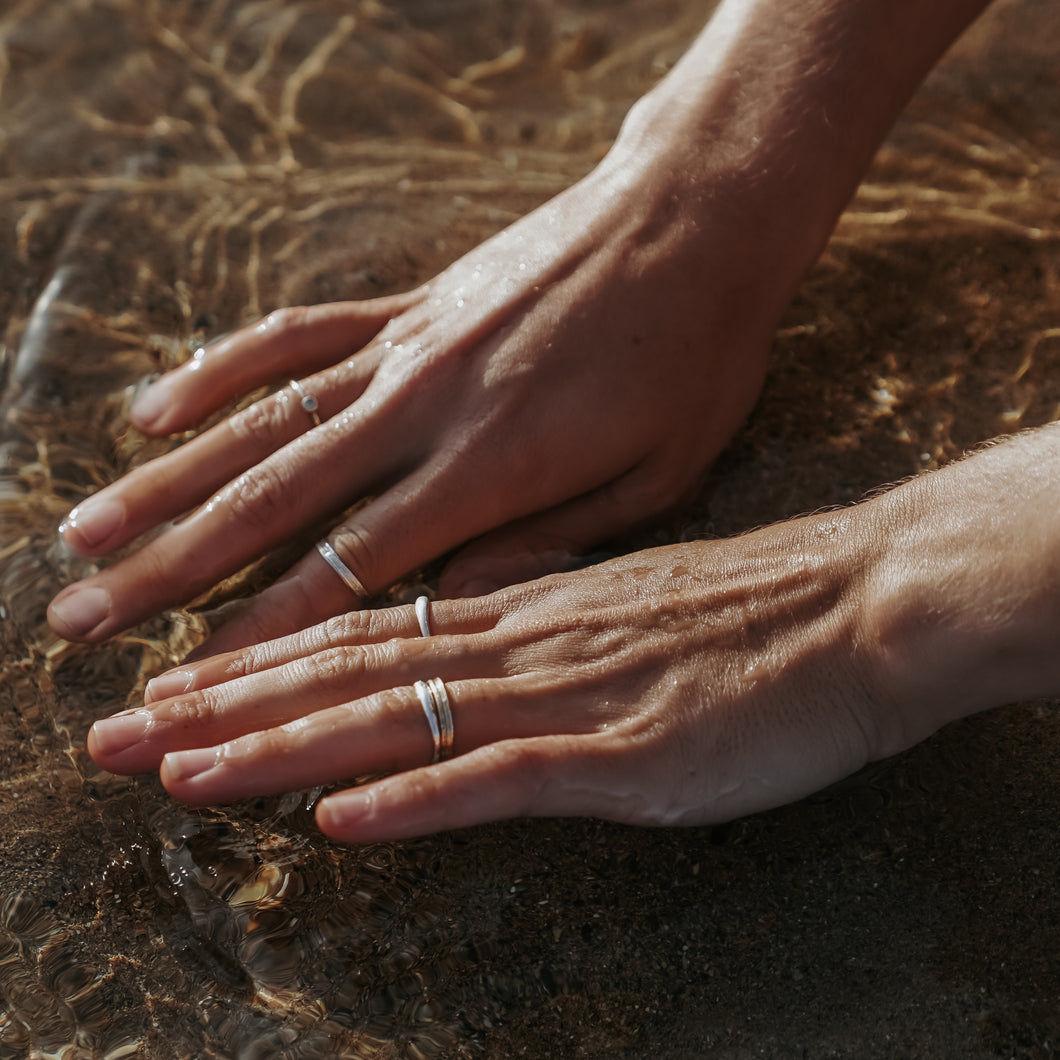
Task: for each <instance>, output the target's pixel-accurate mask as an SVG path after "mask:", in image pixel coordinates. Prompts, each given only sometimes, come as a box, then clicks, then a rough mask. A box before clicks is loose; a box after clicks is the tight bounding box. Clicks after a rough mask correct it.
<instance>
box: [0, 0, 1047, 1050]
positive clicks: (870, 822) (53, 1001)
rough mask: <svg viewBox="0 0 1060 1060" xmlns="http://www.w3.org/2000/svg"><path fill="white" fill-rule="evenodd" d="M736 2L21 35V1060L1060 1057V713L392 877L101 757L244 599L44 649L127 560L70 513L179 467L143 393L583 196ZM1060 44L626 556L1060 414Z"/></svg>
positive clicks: (913, 206)
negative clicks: (145, 690)
mask: <svg viewBox="0 0 1060 1060" xmlns="http://www.w3.org/2000/svg"><path fill="white" fill-rule="evenodd" d="M709 7H710V5H709V4H698V5H697V4H684V3H677V2H673V3H671V2H668V0H653V2H652V3H643V4H641V3H636V4H629V5H622V7H621V17H620V18H619V17H617V16H616V15H615V13H614V12H613V11H612V10H611V8H609V7H605V6H604V5H601V4H599V3H597V2H592V0H582V2H575V0H570V2H567V3H558V2H557V3H553V2H548V0H538V2H531V3H520V4H516V3H506V2H505V3H497V2H489V0H451V2H448V3H441V2H438V3H429V2H423V0H405V2H403V3H389V4H385V5H384V4H376V3H372V2H364V3H361V4H352V3H350V4H347V3H341V4H340V3H334V2H323V3H320V4H316V5H311V6H308V5H307V6H305V7H300V6H295V5H289V4H281V3H265V4H237V3H232V4H226V3H223V2H218V3H214V4H209V5H206V4H191V3H189V4H178V3H164V4H144V5H125V4H122V3H119V2H113V3H104V2H102V0H96V2H88V3H84V4H75V3H73V2H55V3H51V4H47V5H35V4H10V5H7V7H6V8H4V9H3V11H2V12H0V46H2V50H0V75H2V78H3V80H2V81H0V89H2V91H0V222H2V223H0V326H2V327H3V329H4V330H3V343H4V346H3V354H2V357H0V364H2V367H3V373H4V374H3V380H2V381H3V398H2V405H0V412H2V416H3V418H2V421H0V432H2V433H0V459H2V467H0V608H2V613H0V618H2V622H0V652H2V654H0V768H2V775H3V777H4V781H3V783H2V784H0V829H2V831H0V835H2V836H3V841H4V854H5V857H4V858H3V860H2V862H0V1003H2V1011H0V1058H3V1057H12V1058H16V1057H26V1056H34V1057H35V1056H42V1057H44V1056H48V1057H51V1056H62V1057H64V1058H65V1060H75V1058H81V1057H85V1058H88V1057H118V1056H139V1057H147V1058H151V1060H155V1058H168V1057H174V1058H177V1057H187V1056H194V1057H240V1058H242V1057H247V1058H251V1057H255V1058H256V1057H262V1058H267V1057H268V1058H271V1057H292V1058H293V1057H362V1056H363V1057H410V1058H417V1057H423V1056H430V1057H434V1056H446V1057H469V1058H470V1057H496V1058H502V1057H509V1056H530V1057H545V1056H557V1057H560V1056H562V1057H602V1056H618V1057H629V1058H633V1057H637V1058H639V1057H644V1056H651V1057H656V1056H657V1057H675V1058H684V1057H699V1056H705V1055H710V1056H719V1057H745V1056H746V1057H750V1056H769V1057H774V1056H776V1057H789V1056H790V1057H797V1056H813V1057H818V1056H857V1057H895V1056H931V1057H935V1056H947V1057H949V1056H953V1057H957V1056H960V1057H995V1056H996V1057H1045V1056H1051V1055H1054V1054H1055V1052H1056V1051H1057V1050H1058V1048H1060V898H1058V896H1057V894H1056V887H1055V880H1056V877H1057V870H1058V866H1060V837H1058V834H1057V826H1056V822H1057V821H1058V820H1060V711H1058V707H1060V703H1058V702H1056V701H1050V702H1039V703H1032V704H1020V705H1014V706H1012V707H1008V708H1003V709H1000V710H997V711H993V712H990V713H988V714H984V715H980V716H978V717H974V718H970V719H968V720H966V721H964V722H961V723H959V724H957V725H953V726H951V727H949V728H947V729H945V730H943V731H942V732H941V733H939V734H938V735H937V736H936V737H934V738H933V739H932V740H930V741H928V742H927V743H925V744H924V745H922V746H920V747H918V748H916V749H914V750H913V751H911V752H909V753H907V754H905V755H903V756H901V757H899V758H897V759H894V760H890V761H887V762H884V763H880V764H878V765H876V766H874V767H872V768H870V769H869V770H866V771H865V772H863V773H861V774H859V775H858V776H856V777H853V778H851V779H850V780H848V781H846V782H844V783H842V784H840V785H838V786H837V787H835V788H833V789H831V790H829V791H827V792H824V793H821V794H820V795H818V796H815V797H813V798H811V799H808V800H805V801H804V802H802V803H799V804H797V805H794V806H791V807H786V808H784V809H781V810H777V811H774V812H771V813H768V814H762V815H759V816H756V817H753V818H749V819H746V820H742V821H738V822H735V823H733V824H731V825H727V826H724V827H720V828H714V829H687V830H659V831H644V830H637V829H630V828H622V827H618V826H613V825H608V824H601V823H598V822H592V821H518V822H512V823H508V824H503V825H497V826H490V827H485V828H479V829H475V830H471V831H468V832H463V833H456V834H452V835H445V836H440V837H436V838H432V839H427V840H421V841H416V842H410V843H403V844H397V845H378V846H372V847H367V848H362V849H344V848H339V847H337V846H334V845H332V844H329V843H327V842H325V841H324V840H323V839H321V838H320V837H319V836H318V834H317V833H316V832H315V830H314V828H313V825H312V819H311V815H310V814H309V812H307V809H306V803H307V797H306V795H305V794H304V793H302V794H300V795H294V796H291V797H289V798H287V799H268V800H259V801H256V802H253V803H248V804H244V805H241V806H239V807H234V808H228V809H225V810H223V811H222V810H216V811H208V812H199V811H189V810H187V809H185V808H183V807H181V806H179V805H178V804H176V803H174V802H173V801H172V800H170V799H169V798H168V796H166V795H165V793H164V792H163V791H162V789H161V788H160V786H159V785H158V784H157V781H155V780H154V779H153V778H137V779H133V780H127V779H123V778H116V777H112V776H110V775H108V774H104V773H101V772H100V771H98V770H97V769H96V768H95V766H94V765H93V764H92V762H91V761H90V760H89V759H88V757H87V755H86V754H85V752H84V739H85V734H86V732H87V729H88V727H89V725H90V724H91V722H92V720H94V719H95V718H97V717H99V716H102V715H104V714H106V713H109V712H111V711H113V710H115V709H119V708H120V707H122V706H124V705H126V704H127V703H133V702H135V701H136V697H137V695H138V694H139V692H140V691H141V690H142V687H143V683H144V681H145V680H146V679H147V677H149V676H151V675H152V674H153V673H156V672H158V671H159V670H160V669H162V668H164V667H165V666H167V665H169V664H170V663H172V662H173V661H175V660H176V659H177V658H179V656H180V654H181V653H182V652H183V651H185V650H187V648H188V647H190V646H191V645H192V644H193V643H195V641H196V640H197V639H198V638H199V637H200V636H201V632H202V628H203V622H204V617H203V613H204V610H206V609H208V606H209V603H210V602H209V601H207V602H206V603H205V604H204V605H203V606H202V607H200V608H196V609H193V610H189V611H181V612H172V613H169V614H166V615H163V616H161V617H159V618H158V619H156V620H154V621H152V622H150V623H148V624H145V625H144V626H143V627H140V628H138V629H136V630H134V631H132V632H130V633H129V634H128V635H126V636H123V637H120V638H117V639H116V640H115V641H113V642H111V643H109V644H107V645H105V646H102V647H94V648H84V647H77V646H70V645H67V644H65V643H63V642H61V641H58V640H56V639H55V638H54V636H52V635H51V634H50V633H49V632H48V630H47V628H46V627H45V625H44V622H43V614H44V607H45V605H46V603H47V600H48V599H49V598H50V596H51V595H52V594H53V593H54V592H55V591H56V590H57V589H58V588H59V587H60V586H61V585H62V584H65V583H66V582H67V581H69V580H70V579H72V578H73V577H76V576H79V575H80V574H82V573H84V572H85V571H86V570H87V569H88V565H87V564H86V563H85V562H84V561H80V560H76V559H75V558H74V557H71V556H70V555H69V554H67V553H65V552H63V550H62V549H60V548H59V547H58V545H57V544H56V537H55V528H56V526H57V524H58V522H59V520H60V519H61V518H62V516H63V515H64V514H65V513H66V511H67V510H68V509H69V508H70V507H71V506H72V505H73V504H75V503H76V502H77V501H78V500H79V499H80V498H82V497H83V496H85V495H86V494H88V493H90V492H92V491H94V490H95V489H97V488H99V486H101V485H102V484H104V483H105V482H107V481H111V480H112V479H113V478H115V477H117V476H119V475H120V474H121V473H123V472H124V471H125V470H127V469H128V468H129V467H131V466H133V465H135V464H137V463H140V462H142V461H144V460H145V459H147V458H149V457H150V456H151V455H153V454H155V453H157V452H158V451H160V445H159V444H158V443H152V444H150V445H145V444H144V442H143V439H141V438H139V437H137V436H136V435H135V434H134V433H132V432H129V431H128V429H127V426H126V423H125V419H124V408H125V407H126V405H127V401H128V397H129V392H130V390H129V388H131V387H132V386H134V385H135V384H136V383H137V381H138V380H140V379H141V378H143V377H144V376H145V375H147V374H149V373H151V372H155V371H159V370H161V369H164V368H166V367H169V366H171V365H173V364H175V363H178V362H179V361H180V360H182V359H183V358H185V357H187V356H189V355H190V353H191V352H192V351H193V350H194V349H195V348H196V346H197V344H199V343H201V342H202V341H204V340H206V339H208V338H209V337H210V336H211V335H216V334H219V333H222V332H224V331H227V330H230V329H231V328H233V327H235V326H238V325H240V324H242V323H244V322H247V321H249V320H252V319H255V318H256V317H257V316H258V315H260V314H261V313H263V312H266V311H268V310H269V309H271V308H273V307H275V306H279V305H284V304H295V303H299V302H314V301H321V300H327V299H335V298H346V297H362V296H371V295H375V294H380V293H387V292H390V291H396V290H401V289H405V288H407V287H409V286H410V285H412V284H415V283H416V282H418V281H420V280H423V279H426V278H427V277H428V276H430V275H432V274H433V273H434V272H436V271H437V270H438V269H439V268H441V267H442V266H444V265H445V264H446V263H447V262H448V261H450V260H452V259H453V258H454V257H456V256H458V255H459V254H460V253H462V252H463V251H464V250H466V249H468V248H469V247H471V246H473V245H474V244H475V243H476V242H478V241H479V240H480V239H481V238H483V237H484V236H485V235H487V234H488V233H490V232H492V231H494V230H496V229H497V228H498V227H501V226H503V225H504V224H506V223H508V222H509V221H510V220H512V219H514V218H515V217H516V216H519V215H520V214H521V213H523V212H525V211H526V210H527V209H529V208H530V207H531V206H533V205H535V204H536V203H538V202H540V201H542V200H543V199H545V198H547V197H548V196H549V195H551V194H553V193H555V192H556V191H558V190H559V189H560V188H562V187H563V186H565V185H566V184H568V183H569V182H570V181H572V180H573V179H576V177H577V176H578V175H579V174H580V173H582V172H584V171H585V170H586V169H588V168H589V167H590V166H591V165H592V164H593V162H594V161H595V160H596V159H598V158H599V157H600V155H601V154H602V152H603V151H604V150H605V149H606V145H607V143H608V141H609V139H610V138H611V136H613V134H614V131H615V129H616V128H617V124H618V122H619V121H620V120H621V116H622V114H623V113H624V112H625V109H626V108H627V106H628V105H629V103H630V102H631V101H632V100H633V99H634V98H635V97H636V96H637V95H638V94H639V93H640V92H642V91H643V90H644V89H645V88H647V87H648V86H649V85H650V84H651V83H652V82H653V81H654V80H655V79H656V78H657V77H658V76H660V74H661V73H662V72H663V71H664V70H665V69H666V68H667V66H668V65H669V64H670V63H672V61H673V60H674V58H675V57H676V56H677V55H679V54H680V52H681V50H682V47H683V46H684V44H685V43H686V42H687V41H688V40H689V39H690V37H691V35H692V34H693V33H694V32H695V31H696V29H697V28H698V26H699V25H700V24H701V23H702V21H703V20H704V18H705V16H706V12H707V11H708V10H709ZM1058 39H1060V14H1058V12H1057V9H1056V7H1055V5H1049V4H1046V3H1043V2H1038V0H1009V2H1005V3H1002V4H1000V5H999V6H997V7H995V8H994V9H993V10H992V11H991V12H990V14H989V15H988V16H987V17H986V18H984V19H983V20H982V21H981V22H980V23H979V24H978V25H977V27H975V28H974V29H973V31H972V32H971V33H970V34H969V35H968V37H967V38H966V39H965V40H964V41H963V42H962V44H961V45H960V46H959V48H958V49H957V50H956V51H955V52H954V53H953V54H952V55H951V56H950V58H949V59H948V61H947V62H946V64H945V65H944V67H943V68H942V69H940V71H939V72H937V73H936V75H934V76H933V78H932V79H931V80H930V81H929V83H928V84H927V85H926V86H925V87H924V89H923V90H922V91H921V92H920V93H919V94H918V96H917V97H916V99H915V100H914V102H913V104H912V105H911V107H910V109H909V111H908V113H907V115H906V116H905V118H904V119H903V121H902V123H901V124H900V125H899V127H898V128H897V129H896V130H895V133H894V135H893V136H892V137H891V139H890V140H889V142H888V144H887V146H886V147H885V148H884V149H883V151H882V152H881V154H880V156H879V158H878V160H877V163H876V165H875V166H874V168H873V171H872V173H871V174H870V176H869V178H868V180H867V181H866V183H865V185H864V186H863V188H862V189H861V191H860V192H859V195H858V197H857V199H856V200H855V202H854V203H853V204H852V207H851V209H850V210H849V211H848V213H847V214H846V215H845V217H844V219H843V221H842V222H841V224H840V226H839V229H838V231H837V233H836V236H835V238H834V240H833V241H832V244H831V245H830V247H829V249H828V251H827V252H826V254H825V256H824V258H823V259H822V262H821V263H820V265H819V266H818V267H817V268H816V269H815V270H814V272H813V273H812V274H811V276H810V277H809V278H808V279H807V281H806V283H805V284H804V286H803V289H802V290H801V292H800V294H799V296H798V297H797V299H796V301H795V303H794V304H793V305H792V307H791V309H790V310H789V312H788V313H787V315H786V317H785V319H784V321H783V323H782V327H781V330H780V333H779V335H778V338H777V341H776V345H775V350H774V360H773V369H772V372H771V376H770V381H769V383H768V385H767V389H766V391H765V393H764V395H763V397H762V400H761V401H760V403H759V406H758V408H757V410H756V412H755V413H754V415H753V417H752V419H751V421H750V422H749V423H748V425H747V427H746V428H745V429H744V431H742V432H741V434H740V435H739V436H738V437H737V439H736V440H735V441H734V443H733V445H732V446H731V447H730V449H729V450H728V452H727V453H726V454H725V455H724V457H723V458H722V460H721V461H720V462H719V464H718V466H717V468H716V470H715V473H714V474H713V475H712V477H711V480H710V481H709V482H708V483H707V484H706V485H705V487H704V489H703V491H702V493H701V495H700V496H699V497H698V498H697V499H696V501H695V502H694V503H693V504H691V505H690V506H689V508H688V509H686V510H685V511H683V512H681V513H679V514H678V515H676V516H675V517H674V518H673V519H672V520H670V521H669V522H668V523H667V524H666V525H663V526H660V527H657V528H654V529H652V530H650V531H646V532H645V533H643V534H641V535H639V536H638V537H637V538H630V539H626V540H624V541H621V542H616V543H615V545H614V548H615V549H620V548H621V549H628V548H634V547H637V546H641V545H644V544H649V543H657V542H662V541H668V540H674V539H678V538H682V537H687V536H702V535H726V534H730V533H735V532H739V531H740V530H743V529H746V528H748V527H751V526H755V525H758V524H761V523H765V522H769V521H772V520H775V519H781V518H785V517H788V516H791V515H795V514H798V513H800V512H804V511H808V510H812V509H815V508H819V507H821V506H825V505H834V504H846V503H849V502H851V501H853V500H855V499H857V498H858V497H860V496H863V495H864V494H865V493H866V492H867V491H869V490H872V489H873V488H875V487H877V486H878V485H879V484H881V483H883V482H887V481H894V480H896V479H900V478H903V477H905V476H908V475H911V474H916V473H917V472H919V471H921V470H924V469H928V468H931V467H935V466H938V465H939V464H941V463H943V462H945V461H947V460H950V459H952V458H954V457H955V456H957V455H958V454H959V453H961V452H962V451H963V450H964V449H966V448H967V447H969V446H972V445H975V444H976V443H978V442H980V441H982V440H985V439H987V438H991V437H994V436H996V435H997V434H999V433H1002V432H1006V431H1012V430H1017V429H1019V428H1021V427H1027V426H1033V425H1036V424H1039V423H1043V422H1046V421H1048V420H1050V419H1055V418H1057V416H1058V415H1060V279H1058V277H1060V84H1058V83H1057V81H1058V79H1057V75H1056V72H1055V71H1056V61H1055V44H1056V41H1057V40H1058ZM483 64H485V65H483ZM289 559H290V553H288V554H286V555H284V556H280V557H276V558H275V559H274V560H273V561H272V562H271V563H267V564H265V565H264V566H263V567H262V568H261V569H258V570H255V571H251V572H249V573H248V574H247V575H246V576H245V578H243V579H242V580H240V581H239V582H238V584H237V585H236V586H235V587H234V589H235V591H242V590H243V589H246V588H252V587H253V586H254V585H255V584H259V583H260V582H261V581H263V580H264V579H266V578H268V577H269V576H271V573H272V572H273V571H274V570H275V569H277V567H278V566H280V565H282V563H283V562H285V561H286V560H289ZM430 575H431V572H430V571H427V572H425V573H424V575H423V577H424V578H426V579H428V580H429V579H430ZM230 588H232V587H230ZM410 591H413V590H412V589H411V587H410V586H401V587H398V588H397V589H396V590H395V593H394V594H393V598H395V599H402V598H407V596H408V594H409V592H410Z"/></svg>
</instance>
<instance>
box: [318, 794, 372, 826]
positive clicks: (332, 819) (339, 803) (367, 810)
mask: <svg viewBox="0 0 1060 1060" xmlns="http://www.w3.org/2000/svg"><path fill="white" fill-rule="evenodd" d="M371 810H372V802H371V800H370V799H368V798H366V797H365V796H364V795H360V794H350V793H344V794H342V795H332V796H330V797H329V798H326V799H321V800H320V802H318V803H317V808H316V814H315V816H316V819H317V825H318V826H319V827H320V828H321V829H322V830H323V831H324V832H326V833H328V834H329V835H334V834H335V833H341V832H345V831H347V830H348V829H350V828H352V827H354V825H356V824H358V823H359V822H361V821H364V820H365V819H366V818H367V817H369V816H370V814H371Z"/></svg>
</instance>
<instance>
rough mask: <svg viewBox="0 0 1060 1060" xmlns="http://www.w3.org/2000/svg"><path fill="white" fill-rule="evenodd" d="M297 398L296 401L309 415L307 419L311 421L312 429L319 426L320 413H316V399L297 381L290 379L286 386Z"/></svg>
mask: <svg viewBox="0 0 1060 1060" xmlns="http://www.w3.org/2000/svg"><path fill="white" fill-rule="evenodd" d="M287 385H288V386H289V387H290V388H291V389H292V390H293V391H294V392H295V394H296V395H297V396H298V400H299V401H300V402H301V404H302V408H304V409H305V410H306V412H307V413H308V414H309V418H310V419H311V420H312V421H313V426H314V427H319V426H320V413H319V412H317V399H316V398H315V397H313V395H312V394H310V393H309V392H308V391H307V390H306V388H305V387H304V386H302V384H301V383H299V382H298V380H297V379H292V380H291V381H290V382H289V383H288V384H287Z"/></svg>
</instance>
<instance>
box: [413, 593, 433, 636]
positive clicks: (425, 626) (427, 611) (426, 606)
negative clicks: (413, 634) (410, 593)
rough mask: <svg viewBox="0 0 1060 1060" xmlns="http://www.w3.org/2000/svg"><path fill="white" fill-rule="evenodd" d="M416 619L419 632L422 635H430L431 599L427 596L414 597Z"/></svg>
mask: <svg viewBox="0 0 1060 1060" xmlns="http://www.w3.org/2000/svg"><path fill="white" fill-rule="evenodd" d="M416 620H417V621H418V622H419V624H420V634H421V636H424V637H429V636H430V635H431V601H430V598H429V597H426V596H417V597H416Z"/></svg>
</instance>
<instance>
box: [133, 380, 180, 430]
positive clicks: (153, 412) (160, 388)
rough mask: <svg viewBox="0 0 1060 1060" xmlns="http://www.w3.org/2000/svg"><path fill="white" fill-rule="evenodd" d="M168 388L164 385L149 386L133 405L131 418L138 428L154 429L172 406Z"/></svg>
mask: <svg viewBox="0 0 1060 1060" xmlns="http://www.w3.org/2000/svg"><path fill="white" fill-rule="evenodd" d="M167 391H168V388H167V387H166V386H165V385H164V384H163V383H154V384H153V385H151V386H149V387H148V388H147V389H146V390H145V391H143V393H141V394H140V396H139V397H137V399H136V400H135V401H134V402H133V403H132V408H131V409H130V410H129V416H130V417H131V419H132V421H133V423H135V424H136V426H137V427H147V428H150V427H153V426H154V425H155V422H156V421H157V420H160V419H161V418H162V413H163V412H165V411H166V409H168V408H169V406H170V398H169V394H168V392H167Z"/></svg>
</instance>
